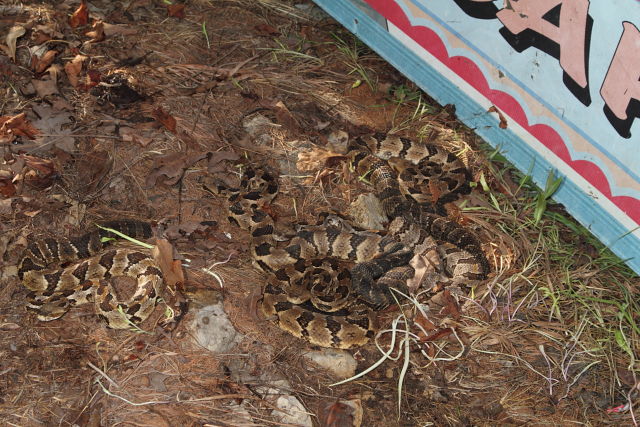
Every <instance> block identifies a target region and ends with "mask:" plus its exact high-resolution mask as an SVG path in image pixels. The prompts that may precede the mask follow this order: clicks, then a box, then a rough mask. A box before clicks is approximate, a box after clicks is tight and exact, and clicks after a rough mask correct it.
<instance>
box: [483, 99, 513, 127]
mask: <svg viewBox="0 0 640 427" xmlns="http://www.w3.org/2000/svg"><path fill="white" fill-rule="evenodd" d="M487 112H489V113H497V114H498V119H500V124H499V125H498V126H500V129H506V128H507V127H509V123H508V122H507V118H506V117H505V116H504V114H502V112H501V111H500V110H498V109H497V108H496V107H495V106H494V105H492V106H491V107H489V109H488V110H487Z"/></svg>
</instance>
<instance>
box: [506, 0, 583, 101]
mask: <svg viewBox="0 0 640 427" xmlns="http://www.w3.org/2000/svg"><path fill="white" fill-rule="evenodd" d="M505 2H506V6H505V7H504V8H503V9H501V10H500V11H498V13H497V14H496V16H497V17H498V19H499V20H500V22H502V24H504V26H505V28H506V30H508V32H505V31H503V30H504V29H503V30H501V33H502V35H503V37H505V39H507V41H508V42H509V44H511V46H512V47H513V48H514V49H516V50H517V51H518V52H522V51H523V50H525V49H526V48H528V47H530V46H535V47H536V48H538V49H540V50H542V51H544V52H546V53H548V54H550V55H552V56H554V57H555V58H558V59H559V60H560V67H561V68H562V70H563V71H564V72H565V79H564V80H565V85H567V87H568V88H569V90H571V92H572V93H573V94H574V95H575V96H576V97H577V98H578V99H579V100H580V101H581V102H582V103H584V104H585V105H589V104H590V103H591V97H590V96H589V93H588V83H589V79H588V60H587V59H588V51H589V44H590V40H591V26H592V24H593V20H592V19H591V17H590V16H589V14H588V11H589V0H519V1H509V0H505ZM505 33H506V34H505ZM508 33H511V34H508ZM566 77H569V78H570V79H571V80H572V82H567V79H566ZM575 86H578V87H575ZM585 90H586V93H585Z"/></svg>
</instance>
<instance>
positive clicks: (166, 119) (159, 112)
mask: <svg viewBox="0 0 640 427" xmlns="http://www.w3.org/2000/svg"><path fill="white" fill-rule="evenodd" d="M152 114H153V118H154V119H156V120H157V121H158V122H160V124H161V125H162V126H164V127H165V128H166V129H167V130H168V131H169V132H171V133H173V134H175V133H176V126H177V122H176V119H175V118H173V116H172V115H170V114H169V113H167V112H165V111H164V110H163V109H162V107H158V108H156V109H155V110H153V113H152Z"/></svg>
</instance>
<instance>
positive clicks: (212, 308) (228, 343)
mask: <svg viewBox="0 0 640 427" xmlns="http://www.w3.org/2000/svg"><path fill="white" fill-rule="evenodd" d="M192 328H193V332H194V333H193V335H194V337H195V339H196V341H197V342H198V344H200V345H201V346H203V347H205V348H206V349H208V350H210V351H212V352H214V353H228V352H229V351H230V350H231V349H232V348H233V347H234V346H235V345H236V344H238V343H239V342H240V340H242V338H243V335H242V334H240V333H239V332H238V331H236V330H235V328H234V327H233V325H232V324H231V321H229V317H228V316H227V313H226V312H225V311H224V308H223V306H222V303H218V304H213V305H208V306H205V307H203V308H201V309H200V310H198V312H197V313H196V315H195V319H194V321H193V323H192Z"/></svg>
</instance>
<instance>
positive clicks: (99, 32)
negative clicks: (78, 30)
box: [85, 21, 106, 43]
mask: <svg viewBox="0 0 640 427" xmlns="http://www.w3.org/2000/svg"><path fill="white" fill-rule="evenodd" d="M85 36H87V37H91V40H89V43H98V42H101V41H103V40H104V39H105V38H106V36H105V34H104V24H103V23H102V21H96V22H94V23H93V26H92V27H91V31H88V32H86V33H85Z"/></svg>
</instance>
